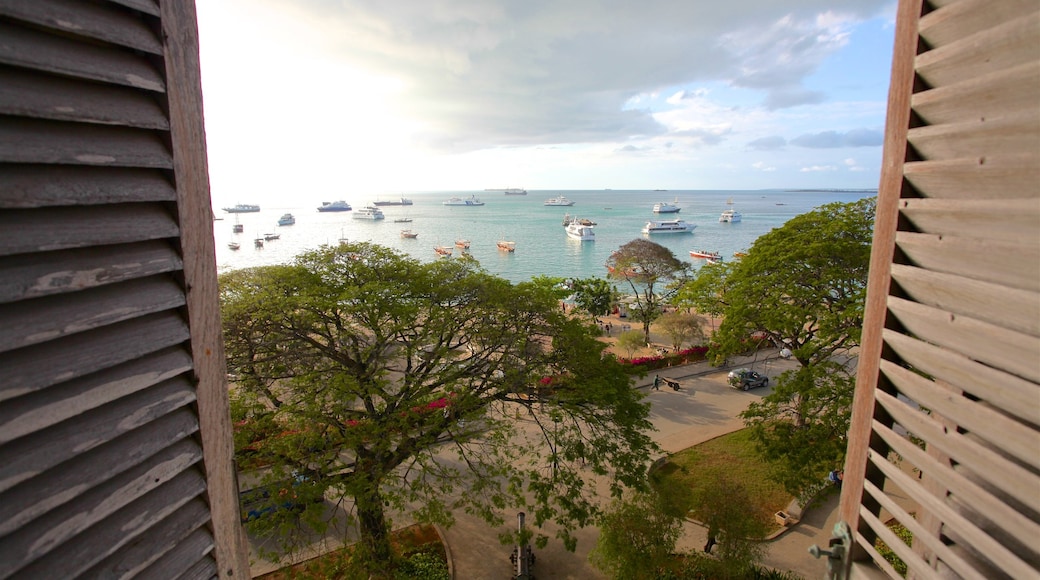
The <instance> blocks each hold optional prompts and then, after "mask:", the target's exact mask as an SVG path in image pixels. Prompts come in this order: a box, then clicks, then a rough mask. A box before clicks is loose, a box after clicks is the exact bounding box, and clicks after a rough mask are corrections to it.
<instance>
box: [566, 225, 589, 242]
mask: <svg viewBox="0 0 1040 580" xmlns="http://www.w3.org/2000/svg"><path fill="white" fill-rule="evenodd" d="M567 235H568V236H570V237H572V238H574V239H575V240H581V241H583V242H591V241H593V240H595V239H596V233H595V232H593V231H592V226H586V225H583V224H582V223H581V222H580V221H578V220H574V221H572V222H571V223H569V224H567Z"/></svg>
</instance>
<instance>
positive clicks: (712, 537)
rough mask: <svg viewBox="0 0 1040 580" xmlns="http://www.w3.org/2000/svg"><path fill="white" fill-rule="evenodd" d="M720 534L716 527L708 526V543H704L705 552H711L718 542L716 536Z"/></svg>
mask: <svg viewBox="0 0 1040 580" xmlns="http://www.w3.org/2000/svg"><path fill="white" fill-rule="evenodd" d="M718 535H719V532H718V530H716V529H715V528H714V527H711V528H708V543H707V544H704V553H705V554H710V553H711V549H712V547H713V546H715V544H717V543H718V539H717V538H716V536H718Z"/></svg>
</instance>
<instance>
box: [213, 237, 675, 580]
mask: <svg viewBox="0 0 1040 580" xmlns="http://www.w3.org/2000/svg"><path fill="white" fill-rule="evenodd" d="M221 301H222V308H223V315H224V334H225V340H226V344H227V348H226V350H227V356H228V368H229V371H230V372H231V373H232V377H233V379H234V383H235V387H234V388H235V393H234V395H235V397H236V398H238V399H245V400H246V404H245V405H238V408H244V409H247V410H248V411H247V412H246V413H245V417H244V421H245V423H251V422H255V423H257V424H275V425H277V426H278V428H277V432H276V433H274V434H273V435H271V436H269V437H267V438H266V439H263V440H262V441H259V442H254V444H253V445H251V446H250V447H251V448H250V449H249V451H250V452H251V453H252V454H253V456H254V457H253V458H254V460H255V461H257V462H262V463H267V464H269V465H270V468H269V470H268V475H266V477H265V481H267V482H283V483H284V482H291V488H292V489H291V492H292V494H293V495H302V496H306V497H310V498H327V499H328V500H329V501H332V502H335V503H338V504H344V505H345V504H348V503H352V504H353V507H354V510H355V511H356V520H357V525H358V528H359V530H360V536H361V547H362V548H363V549H364V552H365V553H366V554H367V556H368V557H369V558H370V559H371V560H372V561H373V562H375V563H376V568H375V569H376V570H377V571H379V573H384V572H385V571H386V570H387V569H388V568H390V567H391V562H392V555H391V551H390V544H389V537H388V534H389V530H390V526H391V522H390V521H389V514H390V512H392V511H394V510H405V509H407V510H408V512H409V514H410V515H411V516H412V517H414V518H415V519H416V520H418V521H432V522H440V523H443V524H450V522H451V512H452V511H453V510H455V509H467V510H469V511H471V512H472V513H476V514H479V515H480V516H482V517H483V518H484V519H486V520H487V521H488V522H489V523H491V524H494V525H500V524H501V523H502V517H501V515H500V513H501V512H502V511H503V510H506V509H512V508H516V509H523V510H524V511H526V512H528V513H531V514H534V524H535V526H538V527H540V526H542V525H543V524H544V523H545V522H546V521H548V520H555V521H556V523H558V524H559V525H560V527H561V531H560V532H558V533H557V536H558V537H560V538H561V539H563V540H564V543H565V545H566V546H567V547H568V548H569V549H574V539H573V536H572V535H571V534H570V531H571V530H573V529H575V528H577V527H581V526H585V525H588V524H589V523H590V522H591V521H593V518H594V517H596V515H597V514H598V511H599V510H598V508H597V505H598V503H597V501H596V498H594V497H592V496H591V495H590V494H591V493H594V491H592V490H591V489H590V488H591V487H593V486H586V485H583V482H582V479H581V471H582V469H583V466H587V468H588V469H591V470H592V471H593V472H594V473H597V474H601V475H609V482H610V489H611V491H612V492H613V493H619V492H620V490H621V489H623V488H625V487H634V488H640V487H642V486H643V485H644V481H645V468H646V461H647V460H646V458H647V457H649V456H650V455H651V454H652V453H651V452H652V450H653V449H654V448H655V445H654V444H653V442H652V441H651V440H650V438H649V437H648V436H647V435H646V432H647V431H648V430H649V429H650V428H651V425H650V423H649V422H648V421H647V416H648V406H647V405H646V404H645V403H643V402H641V400H640V398H641V395H640V394H638V393H637V391H635V390H634V389H632V388H630V382H629V379H628V377H627V375H626V374H625V373H624V371H623V369H622V368H621V367H620V365H618V364H617V363H616V362H614V361H613V359H612V358H611V357H606V356H604V353H603V348H604V345H603V343H601V342H600V341H598V340H597V339H596V334H597V331H596V328H595V327H594V326H593V325H591V324H588V323H583V322H581V321H579V320H576V319H573V318H571V317H568V316H566V315H565V314H564V313H563V312H562V311H561V309H560V307H559V303H558V298H557V296H556V294H555V293H554V291H553V290H552V289H551V285H547V284H536V283H522V284H516V285H513V284H510V283H509V282H508V281H506V280H503V279H501V278H497V277H494V276H491V275H489V274H487V273H485V272H483V271H482V270H480V269H479V266H477V265H475V264H472V263H460V262H458V261H455V260H450V261H446V260H438V261H435V262H432V263H428V264H423V263H420V262H418V261H416V260H413V259H410V258H406V257H403V256H402V255H400V254H398V253H396V252H393V251H391V250H389V249H386V248H382V247H380V246H376V245H372V244H365V243H360V244H355V243H352V244H341V245H339V246H337V247H323V248H321V249H319V250H315V251H312V252H308V253H305V254H303V255H301V256H299V257H298V258H297V259H296V260H295V261H294V262H293V263H292V264H290V265H283V266H268V267H261V268H255V269H249V270H240V271H234V272H230V273H227V274H225V275H223V276H222V278H221ZM518 414H522V415H524V416H525V417H527V418H528V419H529V420H530V422H529V423H528V422H525V423H524V424H523V425H525V426H528V427H525V428H527V429H528V431H529V432H528V434H527V435H526V436H525V434H524V431H523V429H521V428H520V427H519V426H518V423H517V421H516V420H515V417H516V415H518ZM532 428H533V431H530V429H532ZM539 442H540V443H539ZM238 451H240V452H241V451H245V450H244V449H239V450H238ZM283 489H284V488H283ZM461 490H464V491H465V493H458V492H459V491H461ZM273 501H281V500H279V499H277V498H275V499H274V500H273ZM292 517H295V514H293V513H292V512H291V511H290V510H279V511H276V512H275V513H274V514H271V516H270V517H264V518H260V519H258V520H257V521H255V522H254V523H253V525H254V526H255V527H258V528H267V529H271V528H277V529H282V530H284V529H287V528H292V527H293V526H288V525H286V521H288V520H289V519H291V518H292ZM323 517H324V516H323V510H322V509H321V507H320V506H318V507H313V508H312V507H307V508H306V509H305V510H304V514H303V516H302V517H301V518H300V519H301V521H302V522H303V523H304V524H306V525H307V526H308V527H310V528H312V529H314V530H317V531H318V532H323V531H324V530H325V529H326V526H327V525H328V522H327V520H323V519H322V518H323ZM287 537H288V538H291V537H292V536H291V535H290V536H287ZM547 539H548V538H547V537H545V536H544V535H540V536H539V538H538V541H539V543H540V544H543V545H544V542H545V541H547Z"/></svg>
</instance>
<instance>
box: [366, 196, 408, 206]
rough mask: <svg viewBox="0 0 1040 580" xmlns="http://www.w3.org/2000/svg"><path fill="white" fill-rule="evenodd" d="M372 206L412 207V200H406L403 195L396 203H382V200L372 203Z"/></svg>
mask: <svg viewBox="0 0 1040 580" xmlns="http://www.w3.org/2000/svg"><path fill="white" fill-rule="evenodd" d="M372 205H377V206H384V205H412V200H410V199H408V198H406V197H405V196H403V195H402V196H401V199H399V200H395V201H380V200H376V201H374V202H372Z"/></svg>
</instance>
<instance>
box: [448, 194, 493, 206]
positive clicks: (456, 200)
mask: <svg viewBox="0 0 1040 580" xmlns="http://www.w3.org/2000/svg"><path fill="white" fill-rule="evenodd" d="M444 205H484V202H482V201H480V200H479V199H478V198H477V196H475V195H471V196H469V199H462V198H461V197H457V196H452V197H449V198H448V199H447V200H445V201H444Z"/></svg>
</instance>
